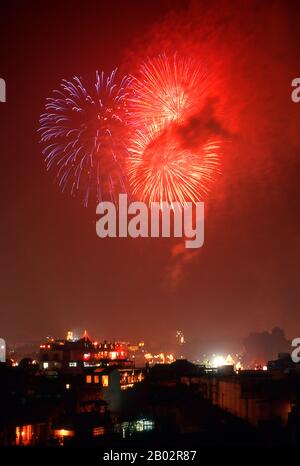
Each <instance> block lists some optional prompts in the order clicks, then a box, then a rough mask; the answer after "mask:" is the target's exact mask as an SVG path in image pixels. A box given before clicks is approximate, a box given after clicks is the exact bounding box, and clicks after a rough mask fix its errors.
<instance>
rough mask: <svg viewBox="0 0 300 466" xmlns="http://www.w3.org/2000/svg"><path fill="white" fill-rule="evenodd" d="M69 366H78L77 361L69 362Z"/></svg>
mask: <svg viewBox="0 0 300 466" xmlns="http://www.w3.org/2000/svg"><path fill="white" fill-rule="evenodd" d="M69 367H77V362H69Z"/></svg>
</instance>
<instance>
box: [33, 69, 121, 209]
mask: <svg viewBox="0 0 300 466" xmlns="http://www.w3.org/2000/svg"><path fill="white" fill-rule="evenodd" d="M129 84H130V79H129V78H128V77H124V78H123V79H122V80H119V79H118V78H117V70H116V69H115V70H114V71H113V72H112V73H111V74H110V75H109V76H105V74H104V73H103V72H102V73H99V72H96V81H95V83H94V84H85V83H84V81H83V79H82V78H79V77H74V78H73V79H72V80H71V81H67V80H63V81H62V83H61V86H60V90H59V91H54V92H55V94H56V96H55V97H51V98H49V99H47V103H46V112H45V113H43V114H42V115H41V117H40V125H41V126H40V130H39V131H40V132H41V142H42V143H44V144H45V148H44V150H43V154H44V156H45V161H46V165H47V169H48V170H49V169H52V168H53V169H54V170H56V174H57V178H58V181H59V185H60V187H61V188H62V190H65V189H66V188H69V189H70V191H71V193H72V194H75V193H78V192H79V193H80V194H81V195H82V196H83V199H84V204H85V205H87V204H88V202H89V200H90V199H91V198H93V199H94V200H95V201H101V200H103V198H105V197H109V198H110V199H111V200H113V201H114V200H115V196H116V194H117V193H118V192H124V191H126V182H125V176H124V173H123V165H124V160H125V159H126V155H127V154H128V153H127V143H128V131H127V124H128V109H127V97H128V93H129V92H130V91H129Z"/></svg>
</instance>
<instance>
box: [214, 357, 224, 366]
mask: <svg viewBox="0 0 300 466" xmlns="http://www.w3.org/2000/svg"><path fill="white" fill-rule="evenodd" d="M225 364H226V359H225V358H224V357H223V356H215V357H214V358H213V360H212V366H213V367H220V366H225Z"/></svg>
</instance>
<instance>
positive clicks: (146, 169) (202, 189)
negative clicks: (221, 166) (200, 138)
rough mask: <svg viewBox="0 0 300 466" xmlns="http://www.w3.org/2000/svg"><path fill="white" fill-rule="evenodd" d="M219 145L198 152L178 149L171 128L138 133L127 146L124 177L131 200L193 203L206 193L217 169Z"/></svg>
mask: <svg viewBox="0 0 300 466" xmlns="http://www.w3.org/2000/svg"><path fill="white" fill-rule="evenodd" d="M219 146H220V144H219V142H218V141H213V140H208V141H207V142H206V143H205V144H203V146H202V147H201V150H199V151H198V152H192V151H191V150H189V149H187V148H184V147H182V145H181V143H180V142H179V139H178V135H177V127H176V126H174V125H170V126H167V128H164V129H160V128H159V127H154V126H153V125H152V126H151V127H149V128H147V130H146V131H144V132H138V133H137V136H136V138H135V140H134V141H133V144H132V147H131V149H130V150H131V157H130V162H129V168H128V176H129V180H130V184H131V189H132V194H133V195H134V197H136V198H138V199H140V200H142V201H146V202H149V203H150V202H160V203H161V202H164V201H166V202H169V203H170V204H171V203H172V202H175V201H178V202H180V203H181V204H184V203H185V202H186V201H191V202H197V201H198V200H199V199H203V198H204V196H205V195H207V193H208V191H209V186H210V184H211V182H212V181H213V179H214V173H215V171H216V168H217V166H218V149H219Z"/></svg>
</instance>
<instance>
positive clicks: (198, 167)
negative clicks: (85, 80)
mask: <svg viewBox="0 0 300 466" xmlns="http://www.w3.org/2000/svg"><path fill="white" fill-rule="evenodd" d="M205 76H206V73H204V72H203V71H202V68H201V67H200V66H199V65H197V64H196V63H195V62H194V61H192V60H191V59H184V58H179V57H178V55H177V54H175V55H173V56H172V57H171V58H169V57H167V56H166V55H160V56H158V57H156V58H154V59H152V60H151V59H148V60H147V62H145V63H144V64H143V65H142V66H141V69H140V73H139V74H138V77H137V78H133V80H132V83H131V86H132V88H133V96H132V98H131V101H130V102H131V104H130V105H131V109H132V111H131V116H130V118H131V119H132V121H133V125H134V127H135V128H136V133H135V137H133V138H132V141H131V146H130V149H129V151H130V158H129V161H128V164H127V170H128V178H129V183H130V186H131V190H132V194H133V195H134V196H136V197H138V198H139V199H142V200H144V201H147V202H149V203H150V202H163V201H166V202H170V203H172V202H174V201H178V202H180V203H182V204H184V203H185V202H187V201H190V202H197V201H199V200H203V198H204V197H205V196H206V195H207V194H208V192H209V189H210V186H211V184H212V182H213V180H214V177H215V174H216V173H217V172H218V165H219V163H218V152H219V149H220V145H221V138H220V137H217V136H216V134H214V132H213V131H211V129H209V130H208V131H207V127H208V125H207V124H205V123H202V122H201V118H202V117H203V119H204V121H205V116H206V114H207V113H208V112H207V111H206V109H205V101H206V97H205V93H206V89H207V82H206V78H205ZM195 122H197V128H196V131H195V128H194V126H195V124H194V123H195ZM184 134H186V135H187V139H189V138H190V136H193V147H192V146H191V145H190V143H189V141H187V143H186V141H184V140H183V135H184ZM195 139H196V144H195Z"/></svg>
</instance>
